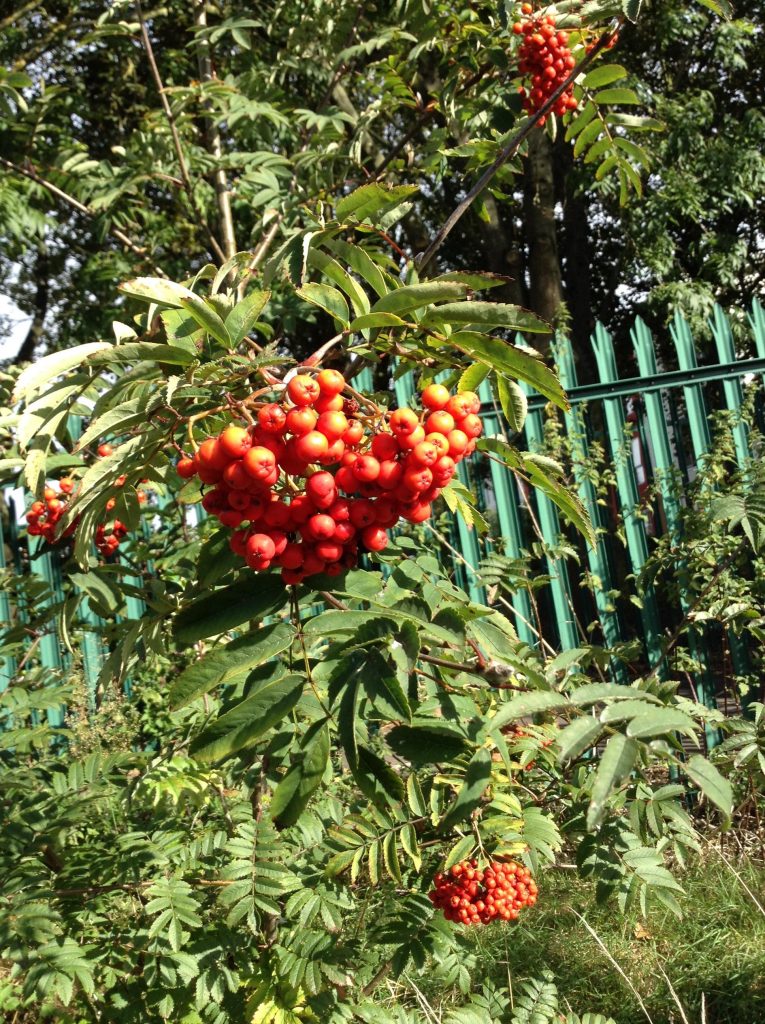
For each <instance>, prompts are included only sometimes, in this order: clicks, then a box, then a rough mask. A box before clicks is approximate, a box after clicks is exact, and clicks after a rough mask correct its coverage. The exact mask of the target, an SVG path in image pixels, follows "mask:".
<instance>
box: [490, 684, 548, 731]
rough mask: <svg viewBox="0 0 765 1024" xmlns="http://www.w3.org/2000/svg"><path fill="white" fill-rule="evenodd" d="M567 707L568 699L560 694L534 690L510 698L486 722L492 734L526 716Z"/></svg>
mask: <svg viewBox="0 0 765 1024" xmlns="http://www.w3.org/2000/svg"><path fill="white" fill-rule="evenodd" d="M567 705H568V697H566V696H565V695H564V694H562V693H555V692H554V691H553V690H534V691H532V692H531V693H520V694H518V696H517V697H511V698H510V700H509V701H508V702H507V703H506V704H502V705H501V706H500V708H499V710H498V711H497V713H496V714H495V715H494V717H493V718H490V719H489V720H488V722H487V726H488V728H489V729H490V730H491V731H492V732H496V731H497V730H498V729H502V728H503V727H504V726H506V725H507V724H508V723H509V722H515V721H516V720H517V719H519V718H525V717H526V716H527V715H536V714H539V713H541V712H543V711H552V710H554V709H556V708H565V707H566V706H567Z"/></svg>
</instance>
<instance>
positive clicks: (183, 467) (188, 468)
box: [175, 456, 197, 480]
mask: <svg viewBox="0 0 765 1024" xmlns="http://www.w3.org/2000/svg"><path fill="white" fill-rule="evenodd" d="M175 469H176V472H177V473H178V476H180V477H182V478H183V479H184V480H189V479H190V478H191V477H192V476H196V472H197V469H196V466H195V465H194V460H193V459H189V458H187V457H186V456H184V457H183V458H182V459H178V464H177V465H176V467H175Z"/></svg>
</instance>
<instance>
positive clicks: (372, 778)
mask: <svg viewBox="0 0 765 1024" xmlns="http://www.w3.org/2000/svg"><path fill="white" fill-rule="evenodd" d="M346 753H347V750H346ZM351 771H352V772H353V777H354V779H355V780H356V783H357V785H358V787H359V789H360V790H361V792H362V793H363V794H364V795H365V796H366V797H367V798H368V799H369V800H372V801H373V802H374V803H377V802H379V800H380V798H381V797H388V798H389V799H391V800H393V801H394V802H398V801H400V800H403V799H404V795H405V793H404V784H403V782H402V781H401V778H400V777H399V775H398V773H397V772H395V771H394V770H393V768H392V767H391V766H390V765H389V764H388V763H387V761H384V760H383V759H382V758H381V757H378V755H377V754H375V753H374V751H372V750H370V749H369V748H368V747H365V746H363V745H362V744H359V745H358V753H357V760H356V762H355V764H351Z"/></svg>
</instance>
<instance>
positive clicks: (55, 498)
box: [27, 476, 77, 544]
mask: <svg viewBox="0 0 765 1024" xmlns="http://www.w3.org/2000/svg"><path fill="white" fill-rule="evenodd" d="M73 490H74V480H72V478H71V477H68V476H65V477H62V478H61V480H59V481H58V490H56V488H55V487H46V488H45V490H44V492H43V500H42V501H33V502H32V504H31V505H30V507H29V510H28V512H27V533H28V534H29V536H30V537H42V538H43V539H44V540H46V541H47V542H48V543H49V544H54V543H55V542H56V540H57V539H58V538H57V537H56V526H57V525H58V521H59V520H60V519H61V517H62V516H63V515H64V513H65V512H66V507H67V502H68V500H69V496H70V494H71V493H72V491H73ZM76 526H77V524H76V523H72V524H71V525H70V526H69V527H68V528H67V529H66V530H65V532H64V534H63V536H64V537H71V535H72V534H73V533H74V531H75V529H76Z"/></svg>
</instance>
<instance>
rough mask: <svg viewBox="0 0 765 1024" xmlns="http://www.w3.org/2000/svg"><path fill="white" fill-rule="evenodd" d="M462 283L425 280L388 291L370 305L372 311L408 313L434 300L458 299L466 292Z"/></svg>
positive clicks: (428, 304)
mask: <svg viewBox="0 0 765 1024" xmlns="http://www.w3.org/2000/svg"><path fill="white" fill-rule="evenodd" d="M467 290H468V289H467V288H466V286H465V285H463V284H459V283H457V282H455V281H443V282H440V283H439V282H437V281H436V282H434V281H425V282H423V284H412V285H406V286H405V287H403V288H397V289H396V290H395V291H392V292H388V294H387V295H384V296H383V297H382V298H381V299H378V300H377V302H376V303H375V304H374V306H372V312H373V313H409V312H411V311H412V310H415V309H423V308H424V307H425V306H430V305H431V304H432V303H434V302H445V301H446V300H448V299H458V298H460V297H461V296H462V295H464V294H465V293H466V292H467Z"/></svg>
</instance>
